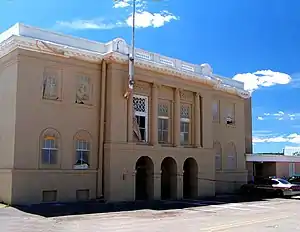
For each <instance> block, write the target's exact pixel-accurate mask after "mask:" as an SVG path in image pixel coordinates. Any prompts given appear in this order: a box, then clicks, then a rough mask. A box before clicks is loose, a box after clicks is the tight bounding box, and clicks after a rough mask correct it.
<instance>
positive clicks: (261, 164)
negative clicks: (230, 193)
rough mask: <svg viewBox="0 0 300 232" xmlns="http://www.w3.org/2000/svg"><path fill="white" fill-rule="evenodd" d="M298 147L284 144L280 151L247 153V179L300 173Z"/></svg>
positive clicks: (284, 176)
mask: <svg viewBox="0 0 300 232" xmlns="http://www.w3.org/2000/svg"><path fill="white" fill-rule="evenodd" d="M299 154H300V147H290V146H286V147H285V148H284V149H283V152H280V153H255V154H247V155H246V161H247V169H248V174H249V176H248V179H251V178H253V177H254V178H261V177H268V176H277V177H281V178H288V177H291V176H294V175H299V174H300V156H299Z"/></svg>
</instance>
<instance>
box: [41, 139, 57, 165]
mask: <svg viewBox="0 0 300 232" xmlns="http://www.w3.org/2000/svg"><path fill="white" fill-rule="evenodd" d="M57 153H58V145H57V140H56V138H55V137H54V136H45V137H44V139H43V147H42V164H57V156H58V155H57Z"/></svg>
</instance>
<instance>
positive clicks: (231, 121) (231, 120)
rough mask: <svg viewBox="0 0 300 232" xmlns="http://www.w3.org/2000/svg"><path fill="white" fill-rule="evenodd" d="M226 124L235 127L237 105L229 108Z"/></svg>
mask: <svg viewBox="0 0 300 232" xmlns="http://www.w3.org/2000/svg"><path fill="white" fill-rule="evenodd" d="M226 124H227V125H235V104H234V103H232V104H229V105H228V107H227V115H226Z"/></svg>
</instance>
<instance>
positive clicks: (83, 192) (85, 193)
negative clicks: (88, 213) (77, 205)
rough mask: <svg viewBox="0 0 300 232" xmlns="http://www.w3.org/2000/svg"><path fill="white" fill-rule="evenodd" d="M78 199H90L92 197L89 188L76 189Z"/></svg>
mask: <svg viewBox="0 0 300 232" xmlns="http://www.w3.org/2000/svg"><path fill="white" fill-rule="evenodd" d="M76 199H77V201H88V200H89V199H90V190H89V189H78V190H76Z"/></svg>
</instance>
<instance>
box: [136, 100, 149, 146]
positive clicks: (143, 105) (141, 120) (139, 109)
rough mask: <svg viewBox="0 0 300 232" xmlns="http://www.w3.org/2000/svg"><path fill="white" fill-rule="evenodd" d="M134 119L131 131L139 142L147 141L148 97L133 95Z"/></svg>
mask: <svg viewBox="0 0 300 232" xmlns="http://www.w3.org/2000/svg"><path fill="white" fill-rule="evenodd" d="M133 109H134V121H133V131H134V135H135V137H136V138H137V139H138V141H140V142H147V141H148V97H146V96H140V95H134V96H133Z"/></svg>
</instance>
